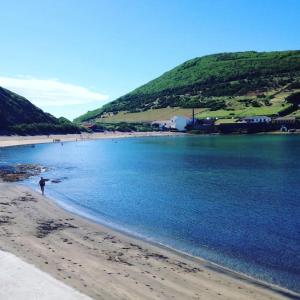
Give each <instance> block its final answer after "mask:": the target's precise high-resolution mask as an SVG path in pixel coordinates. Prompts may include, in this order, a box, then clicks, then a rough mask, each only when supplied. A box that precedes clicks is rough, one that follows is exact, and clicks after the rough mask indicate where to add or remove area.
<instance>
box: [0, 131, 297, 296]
mask: <svg viewBox="0 0 300 300" xmlns="http://www.w3.org/2000/svg"><path fill="white" fill-rule="evenodd" d="M299 157H300V136H199V137H157V138H155V137H154V138H136V139H119V140H98V141H89V142H77V143H64V145H63V146H61V145H60V144H48V145H37V146H36V147H35V148H31V147H28V146H25V147H14V148H7V149H2V150H0V162H1V163H3V164H7V163H11V162H14V163H15V162H18V163H40V164H43V165H45V166H47V167H48V168H49V171H48V172H47V174H46V175H45V176H46V177H48V178H61V179H62V182H61V183H59V184H48V185H47V187H46V192H47V193H48V195H49V194H50V195H51V196H53V197H55V198H57V199H58V200H59V201H60V202H61V204H63V205H65V206H68V207H69V209H71V210H75V211H77V212H79V213H81V214H84V215H88V216H89V217H91V218H93V219H95V220H98V221H100V222H104V223H107V224H110V225H113V226H115V227H117V228H119V229H120V228H121V229H122V230H125V231H128V232H131V233H135V234H136V235H139V236H142V237H144V238H148V239H151V240H153V241H156V242H159V243H162V244H165V245H168V246H171V247H173V248H176V249H179V250H182V251H185V252H188V253H190V254H193V255H196V256H200V257H204V258H206V259H208V260H211V261H213V262H216V263H218V264H221V265H224V266H227V267H230V268H232V269H234V270H237V271H240V272H243V273H247V274H249V275H252V276H255V277H257V278H260V279H263V280H266V281H269V282H273V283H275V284H279V285H281V286H285V287H288V288H290V289H293V290H296V291H300V184H299V183H300V159H299ZM26 184H29V185H31V186H34V188H37V179H36V178H32V179H30V180H29V181H27V182H26Z"/></svg>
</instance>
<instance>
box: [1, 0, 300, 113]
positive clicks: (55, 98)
mask: <svg viewBox="0 0 300 300" xmlns="http://www.w3.org/2000/svg"><path fill="white" fill-rule="evenodd" d="M299 12H300V0H276V1H274V0H272V1H271V0H251V1H249V0H43V1H41V0H22V1H19V0H10V1H6V0H0V58H1V68H0V86H2V87H5V88H8V89H10V90H12V91H14V92H16V93H18V94H20V95H22V96H25V97H26V98H28V99H29V100H30V101H31V102H33V103H34V104H35V105H37V106H39V107H41V108H42V109H43V110H45V111H47V112H50V113H52V114H53V115H55V116H57V117H59V116H65V117H67V118H69V119H73V118H75V117H77V116H79V115H81V114H83V113H85V112H86V111H88V110H92V109H95V108H99V107H101V106H102V105H103V104H105V103H107V102H109V101H112V100H115V99H116V98H117V97H119V96H122V95H124V94H126V93H128V92H129V91H131V90H133V89H135V88H137V87H139V86H140V85H142V84H145V83H147V82H148V81H150V80H152V79H154V78H156V77H157V76H159V75H161V74H162V73H164V72H166V71H168V70H170V69H172V68H173V67H175V66H176V65H178V64H181V63H183V62H184V61H186V60H189V59H192V58H194V57H199V56H203V55H207V54H213V53H219V52H230V51H246V50H256V51H274V50H295V49H297V50H299V49H300V22H299V21H298V19H299Z"/></svg>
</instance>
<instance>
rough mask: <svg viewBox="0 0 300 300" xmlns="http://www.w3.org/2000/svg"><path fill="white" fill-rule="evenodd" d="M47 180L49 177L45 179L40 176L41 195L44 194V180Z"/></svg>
mask: <svg viewBox="0 0 300 300" xmlns="http://www.w3.org/2000/svg"><path fill="white" fill-rule="evenodd" d="M48 180H49V179H45V178H43V177H41V180H40V181H39V185H40V187H41V191H42V195H44V191H45V185H46V181H48Z"/></svg>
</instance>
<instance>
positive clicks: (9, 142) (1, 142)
mask: <svg viewBox="0 0 300 300" xmlns="http://www.w3.org/2000/svg"><path fill="white" fill-rule="evenodd" d="M183 134H184V133H180V132H163V131H159V132H157V131H153V132H97V133H96V132H95V133H82V134H61V135H35V136H19V135H12V136H0V147H10V146H21V145H32V144H45V143H53V141H54V140H56V141H59V142H75V141H86V140H97V139H113V138H128V137H147V136H171V135H172V136H173V135H183Z"/></svg>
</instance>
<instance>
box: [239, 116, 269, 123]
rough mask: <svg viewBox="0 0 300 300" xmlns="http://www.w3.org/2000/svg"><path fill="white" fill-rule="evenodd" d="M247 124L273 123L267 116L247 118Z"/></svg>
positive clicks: (245, 119)
mask: <svg viewBox="0 0 300 300" xmlns="http://www.w3.org/2000/svg"><path fill="white" fill-rule="evenodd" d="M243 121H244V122H246V123H271V121H272V119H271V118H270V117H266V116H254V117H246V118H244V119H243Z"/></svg>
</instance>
